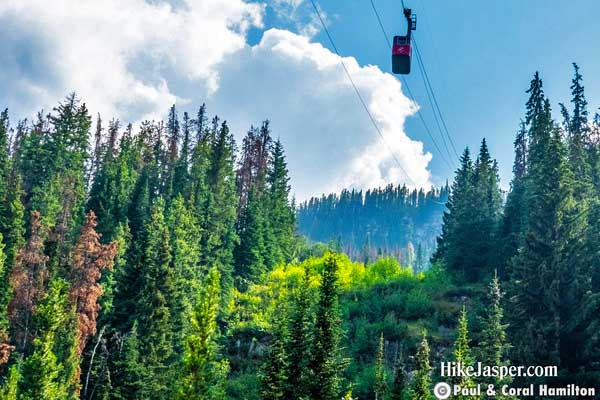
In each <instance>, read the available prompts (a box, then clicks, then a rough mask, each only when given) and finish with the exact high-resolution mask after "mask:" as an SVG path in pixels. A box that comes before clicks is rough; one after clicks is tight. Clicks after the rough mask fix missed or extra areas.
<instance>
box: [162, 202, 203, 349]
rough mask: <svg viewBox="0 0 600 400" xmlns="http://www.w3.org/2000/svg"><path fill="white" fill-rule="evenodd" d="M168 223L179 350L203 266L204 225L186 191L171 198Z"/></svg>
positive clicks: (175, 332)
mask: <svg viewBox="0 0 600 400" xmlns="http://www.w3.org/2000/svg"><path fill="white" fill-rule="evenodd" d="M167 225H168V227H169V233H170V239H169V240H170V243H171V250H172V258H171V268H172V270H173V282H174V285H173V286H174V290H175V291H174V294H173V298H172V299H169V301H170V309H171V312H172V323H173V331H174V334H175V335H174V337H173V340H174V345H175V351H176V353H177V354H181V352H182V350H183V335H184V334H185V330H186V327H187V325H189V323H188V322H187V320H188V316H189V314H190V312H191V309H192V306H193V299H194V296H195V295H196V293H197V292H198V289H199V287H200V285H201V276H202V275H203V272H205V271H203V269H201V266H200V265H199V264H198V260H199V259H200V240H201V236H200V227H199V226H198V223H197V221H196V219H195V213H194V210H193V207H190V206H188V205H187V204H186V202H185V200H184V199H183V196H182V194H179V195H177V197H175V199H173V201H172V202H171V204H170V206H169V210H168V213H167Z"/></svg>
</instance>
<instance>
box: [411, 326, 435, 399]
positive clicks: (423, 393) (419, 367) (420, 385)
mask: <svg viewBox="0 0 600 400" xmlns="http://www.w3.org/2000/svg"><path fill="white" fill-rule="evenodd" d="M430 375H431V364H430V363H429V343H428V342H427V336H426V335H425V334H423V339H422V340H421V343H420V345H419V348H418V350H417V356H416V371H415V375H414V378H413V383H412V390H411V398H412V399H414V400H431V399H432V396H431V376H430Z"/></svg>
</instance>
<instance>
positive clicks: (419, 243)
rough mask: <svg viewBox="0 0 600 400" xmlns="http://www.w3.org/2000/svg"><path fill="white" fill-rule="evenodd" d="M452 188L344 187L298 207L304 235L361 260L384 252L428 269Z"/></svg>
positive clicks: (406, 263) (369, 258)
mask: <svg viewBox="0 0 600 400" xmlns="http://www.w3.org/2000/svg"><path fill="white" fill-rule="evenodd" d="M449 191H450V189H449V187H448V184H446V185H445V186H443V187H441V188H439V189H436V188H431V189H430V190H429V191H427V192H425V191H424V190H423V189H420V190H412V191H411V190H409V189H408V188H407V187H406V186H394V185H388V186H386V187H385V188H383V189H382V188H377V189H370V190H367V191H366V192H363V191H362V190H343V191H342V192H341V193H340V194H339V195H338V194H337V193H331V194H329V195H327V196H325V195H323V196H321V197H319V198H317V197H313V198H311V199H310V200H308V201H305V202H304V203H302V204H300V207H299V208H298V228H299V231H300V233H302V234H303V235H305V236H306V237H307V238H308V239H309V240H311V241H315V242H324V243H331V244H333V245H334V246H336V247H338V248H339V249H340V250H342V251H344V252H346V253H347V254H348V255H350V257H352V258H353V259H357V260H359V261H366V262H368V261H369V260H374V259H375V258H376V257H377V256H380V255H390V256H394V257H396V258H397V259H398V260H399V261H400V262H401V263H402V264H403V265H412V266H413V267H414V268H415V269H416V270H423V269H425V268H426V267H427V266H428V265H429V258H430V256H431V254H432V253H433V251H434V250H435V245H436V237H437V236H438V235H439V233H440V231H441V226H442V215H443V213H444V210H445V209H446V201H447V200H448V193H449Z"/></svg>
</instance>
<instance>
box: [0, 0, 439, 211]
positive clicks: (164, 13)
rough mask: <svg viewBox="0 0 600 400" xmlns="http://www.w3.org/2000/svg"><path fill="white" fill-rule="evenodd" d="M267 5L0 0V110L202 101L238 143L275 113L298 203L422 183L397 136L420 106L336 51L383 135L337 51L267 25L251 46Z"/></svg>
mask: <svg viewBox="0 0 600 400" xmlns="http://www.w3.org/2000/svg"><path fill="white" fill-rule="evenodd" d="M277 2H278V3H279V6H280V7H281V6H287V7H291V8H292V9H296V8H297V7H299V6H301V5H302V2H301V1H299V0H277ZM265 7H266V5H264V4H260V3H248V2H245V1H244V0H202V1H198V0H178V1H171V2H166V1H160V0H155V1H152V2H150V1H144V0H104V1H101V2H99V1H95V0H55V1H53V2H52V3H51V5H50V3H48V2H46V1H42V0H3V1H0V37H2V40H1V41H0V71H1V73H0V106H2V107H4V106H7V107H9V109H10V110H11V115H12V116H13V117H25V116H28V117H30V116H32V115H34V113H35V112H36V111H38V110H39V109H41V108H44V109H45V110H46V111H49V109H50V108H51V107H52V106H54V105H56V103H57V101H59V100H60V99H62V98H63V96H65V95H66V94H68V93H69V92H71V91H76V92H77V93H78V95H79V96H80V97H81V98H83V99H84V100H85V101H86V103H87V104H88V108H89V109H90V110H91V111H92V112H94V113H95V112H100V113H101V114H102V115H103V117H104V119H108V118H111V117H113V116H114V117H119V118H121V119H123V120H124V121H126V122H129V121H132V122H136V121H140V120H142V119H146V118H160V117H164V115H165V114H166V112H167V110H168V108H169V106H170V105H171V104H173V103H177V104H178V107H179V108H180V109H189V110H190V111H191V110H192V108H196V107H197V106H198V105H199V103H200V102H202V101H206V102H207V105H208V107H209V110H210V111H212V112H217V113H218V114H219V115H220V116H221V117H223V118H226V119H228V121H229V122H230V124H231V125H232V127H233V128H234V131H235V132H236V135H237V137H238V139H240V138H241V137H242V136H243V133H244V132H245V131H246V130H247V128H248V127H249V126H250V124H252V123H254V124H258V123H260V121H261V120H262V119H265V118H269V119H270V120H271V121H272V127H273V131H274V134H275V136H279V137H281V139H282V141H283V142H284V145H285V146H286V152H287V155H288V162H289V167H290V172H291V175H292V186H293V188H294V192H295V193H296V194H297V196H298V198H299V199H305V198H307V197H309V196H311V195H318V194H320V193H322V192H328V191H337V190H340V189H341V188H344V187H357V188H366V187H373V186H378V185H385V184H387V183H390V182H391V183H404V182H406V183H408V184H411V183H412V185H411V186H428V185H430V174H429V171H428V163H429V161H430V159H431V155H430V154H429V153H426V152H425V151H424V150H423V144H422V143H421V142H418V141H414V140H411V139H410V138H409V137H408V136H407V135H406V133H405V132H404V121H405V119H406V118H407V117H408V116H410V115H411V114H413V113H414V112H415V110H416V105H415V104H413V103H411V102H410V100H409V99H408V98H406V97H405V96H404V95H403V94H402V90H401V85H400V82H399V81H398V80H396V79H395V78H394V77H393V76H391V75H389V74H386V73H384V72H382V71H381V70H380V69H379V68H378V67H376V66H361V65H359V64H358V63H357V62H356V60H355V59H354V58H352V57H346V58H344V62H345V64H346V66H347V68H348V70H349V71H350V73H351V75H352V77H353V79H354V81H355V82H356V85H357V87H358V89H359V90H360V92H361V94H362V95H363V97H364V100H365V102H366V104H367V106H368V108H369V110H370V112H371V114H372V115H373V117H374V119H375V120H376V123H377V125H378V126H379V127H380V128H381V133H382V135H383V136H384V138H385V140H383V139H381V137H380V136H379V135H378V133H377V131H376V130H375V129H374V127H373V125H372V124H371V121H370V120H369V118H368V116H367V114H366V113H365V111H364V110H363V109H362V106H361V104H360V103H359V101H358V99H357V97H356V94H355V93H354V90H353V88H352V86H351V85H350V84H349V82H348V79H347V77H346V76H345V74H344V71H343V69H342V67H341V65H340V58H339V57H338V56H337V55H336V54H334V53H332V52H331V51H329V50H328V49H326V48H324V47H323V46H321V45H320V44H318V43H315V42H313V41H312V40H311V34H307V33H306V32H302V30H298V31H299V32H300V34H295V33H292V32H289V31H286V30H278V29H270V30H267V31H265V32H264V33H263V37H262V39H261V40H260V42H259V43H258V44H256V45H254V46H252V45H249V44H248V43H247V35H248V32H249V30H250V29H251V28H261V27H262V24H263V21H262V18H263V15H264V13H265ZM392 154H394V155H395V157H396V158H397V159H398V161H399V162H400V164H401V167H399V166H398V164H397V163H396V160H395V159H394V156H392Z"/></svg>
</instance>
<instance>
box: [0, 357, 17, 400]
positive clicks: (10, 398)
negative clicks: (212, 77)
mask: <svg viewBox="0 0 600 400" xmlns="http://www.w3.org/2000/svg"><path fill="white" fill-rule="evenodd" d="M20 379H21V372H20V371H19V365H18V364H15V365H13V366H12V367H10V369H9V370H8V374H7V376H6V377H5V379H4V381H3V382H2V386H1V387H0V400H17V399H19V397H18V395H19V391H18V389H19V380H20Z"/></svg>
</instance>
